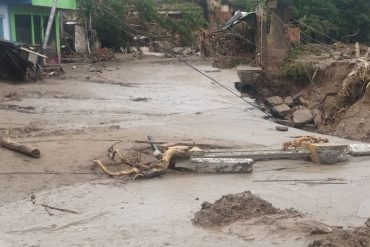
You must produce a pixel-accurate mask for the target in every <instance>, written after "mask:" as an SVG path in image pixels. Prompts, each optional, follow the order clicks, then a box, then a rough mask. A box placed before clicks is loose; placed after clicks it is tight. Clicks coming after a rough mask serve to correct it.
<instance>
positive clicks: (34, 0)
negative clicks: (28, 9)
mask: <svg viewBox="0 0 370 247" xmlns="http://www.w3.org/2000/svg"><path fill="white" fill-rule="evenodd" d="M0 3H7V4H15V5H18V4H23V5H32V6H42V7H51V6H52V4H53V0H0ZM58 8H60V9H76V8H77V3H76V0H59V1H58Z"/></svg>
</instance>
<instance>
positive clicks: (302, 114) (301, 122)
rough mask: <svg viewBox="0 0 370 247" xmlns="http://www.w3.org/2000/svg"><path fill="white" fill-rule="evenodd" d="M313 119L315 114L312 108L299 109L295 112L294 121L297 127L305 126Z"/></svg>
mask: <svg viewBox="0 0 370 247" xmlns="http://www.w3.org/2000/svg"><path fill="white" fill-rule="evenodd" d="M312 121H313V116H312V113H311V111H310V110H308V109H303V110H297V111H295V112H294V113H293V123H294V126H295V127H303V126H305V125H306V124H308V123H310V122H312Z"/></svg>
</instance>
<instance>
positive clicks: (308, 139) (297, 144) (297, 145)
mask: <svg viewBox="0 0 370 247" xmlns="http://www.w3.org/2000/svg"><path fill="white" fill-rule="evenodd" d="M320 142H325V143H327V142H329V140H328V139H327V138H321V137H315V136H302V137H298V138H296V139H294V140H293V141H289V142H285V143H283V150H284V151H287V150H288V149H289V148H291V147H292V148H294V149H295V150H297V151H298V150H299V149H302V147H303V144H304V143H320Z"/></svg>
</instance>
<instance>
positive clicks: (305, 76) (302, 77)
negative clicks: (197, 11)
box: [281, 61, 315, 86]
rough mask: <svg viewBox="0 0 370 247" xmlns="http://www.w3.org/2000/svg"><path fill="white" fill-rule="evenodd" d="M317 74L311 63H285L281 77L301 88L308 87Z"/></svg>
mask: <svg viewBox="0 0 370 247" xmlns="http://www.w3.org/2000/svg"><path fill="white" fill-rule="evenodd" d="M314 73H315V68H314V67H313V65H312V64H310V63H304V62H297V61H291V62H287V63H285V64H284V65H283V66H282V68H281V76H282V77H283V78H286V79H288V80H290V81H292V82H294V83H296V84H297V85H299V86H306V85H308V84H309V83H310V82H311V80H312V77H313V74H314Z"/></svg>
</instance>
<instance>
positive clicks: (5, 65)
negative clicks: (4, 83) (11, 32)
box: [0, 40, 34, 81]
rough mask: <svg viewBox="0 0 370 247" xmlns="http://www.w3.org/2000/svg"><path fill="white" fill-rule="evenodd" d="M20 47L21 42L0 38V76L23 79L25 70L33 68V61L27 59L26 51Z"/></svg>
mask: <svg viewBox="0 0 370 247" xmlns="http://www.w3.org/2000/svg"><path fill="white" fill-rule="evenodd" d="M21 48H22V45H21V44H18V43H14V42H9V41H5V40H0V78H3V79H6V80H15V81H24V80H26V77H27V72H28V71H29V70H32V71H33V70H34V65H33V63H32V62H30V61H28V56H27V55H28V53H27V52H26V51H22V49H21Z"/></svg>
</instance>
